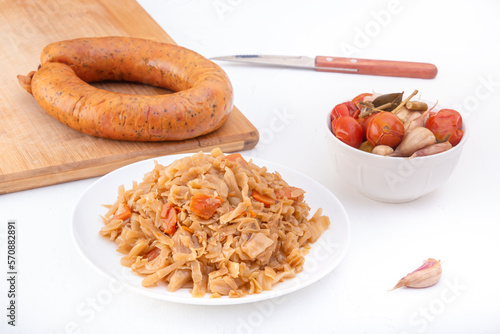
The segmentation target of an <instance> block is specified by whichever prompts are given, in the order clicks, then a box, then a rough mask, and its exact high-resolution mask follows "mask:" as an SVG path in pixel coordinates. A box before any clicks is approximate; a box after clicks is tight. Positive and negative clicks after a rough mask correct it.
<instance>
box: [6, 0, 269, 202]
mask: <svg viewBox="0 0 500 334" xmlns="http://www.w3.org/2000/svg"><path fill="white" fill-rule="evenodd" d="M0 8H1V10H0V36H2V43H0V55H1V57H2V69H1V71H0V194H4V193H9V192H15V191H20V190H25V189H32V188H36V187H42V186H46V185H51V184H56V183H61V182H67V181H72V180H78V179H83V178H89V177H94V176H99V175H103V174H105V173H108V172H110V171H112V170H114V169H116V168H118V167H121V166H123V165H126V164H129V163H132V162H135V161H139V160H143V159H147V158H151V157H155V156H161V155H167V154H173V153H180V152H197V151H200V150H203V151H209V150H211V149H212V148H214V147H220V148H221V149H223V150H224V151H228V152H229V151H239V150H246V149H250V148H252V147H253V146H255V145H256V144H257V142H258V140H259V134H258V131H257V129H256V128H255V127H254V126H253V125H252V124H251V123H250V122H249V121H248V120H247V119H246V118H245V116H244V115H243V114H242V113H241V112H240V111H239V110H238V109H237V108H234V110H233V112H232V113H231V115H230V117H229V119H228V120H227V122H226V123H225V124H224V125H223V127H222V128H220V129H219V130H217V131H216V132H213V133H211V134H208V135H205V136H201V137H198V138H195V139H191V140H184V141H175V142H163V143H137V142H123V141H114V140H107V139H101V138H95V137H91V136H88V135H84V134H81V133H79V132H77V131H75V130H73V129H71V128H69V127H67V126H65V125H63V124H61V123H59V122H58V121H56V120H55V119H53V118H52V117H51V116H49V115H47V114H46V113H45V112H44V111H43V109H41V108H40V106H38V104H37V103H36V102H35V100H34V99H33V97H32V96H31V95H30V94H28V93H27V92H26V91H24V89H22V88H21V87H20V86H19V84H18V82H17V77H16V76H17V75H18V74H22V75H26V74H27V73H28V72H30V71H32V70H35V69H36V68H37V66H38V64H39V62H40V60H39V57H40V53H41V51H42V49H43V47H45V46H46V45H47V44H49V43H52V42H56V41H59V40H65V39H72V38H79V37H99V36H132V37H141V38H147V39H152V40H157V41H161V42H168V43H174V41H173V40H172V39H171V38H170V36H168V34H167V33H166V32H165V31H163V30H162V28H161V27H160V26H159V25H158V24H157V23H156V22H155V21H154V20H153V19H152V18H151V17H150V16H149V15H148V13H147V12H146V11H145V10H144V9H143V8H142V7H141V6H140V5H139V4H138V3H137V2H135V1H134V0H120V1H116V0H45V1H32V0H30V1H28V0H24V1H19V0H16V1H13V0H0ZM193 51H196V50H193ZM96 86H99V87H100V88H105V89H109V90H112V91H118V92H127V93H132V94H150V95H152V94H163V93H167V92H166V91H165V90H163V89H159V88H155V87H150V86H145V85H140V84H127V83H100V84H96Z"/></svg>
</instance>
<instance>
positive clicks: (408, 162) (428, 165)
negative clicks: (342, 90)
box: [326, 112, 469, 203]
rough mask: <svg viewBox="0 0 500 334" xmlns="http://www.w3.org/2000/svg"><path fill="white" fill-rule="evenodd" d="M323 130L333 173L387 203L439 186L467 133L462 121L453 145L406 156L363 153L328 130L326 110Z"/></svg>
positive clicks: (454, 164) (407, 198)
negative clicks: (410, 157) (458, 134)
mask: <svg viewBox="0 0 500 334" xmlns="http://www.w3.org/2000/svg"><path fill="white" fill-rule="evenodd" d="M326 130H327V134H326V137H327V138H326V139H327V142H328V150H329V151H330V152H329V153H330V155H331V157H332V159H333V163H334V168H335V170H336V171H337V173H339V174H340V176H341V177H342V178H343V179H344V180H346V181H347V182H348V183H350V184H351V185H353V186H354V187H355V188H356V189H357V190H358V191H359V192H360V193H361V194H363V195H364V196H366V197H369V198H371V199H374V200H376V201H380V202H387V203H404V202H410V201H413V200H415V199H417V198H419V197H421V196H423V195H426V194H428V193H430V192H431V191H433V190H436V189H437V188H439V187H440V186H442V185H443V184H444V183H445V182H446V181H447V180H448V177H449V176H450V175H451V173H452V172H453V170H454V169H455V166H456V165H457V163H458V161H459V160H460V155H461V154H462V151H463V148H464V145H465V142H466V141H467V138H468V135H469V132H468V130H467V128H466V125H465V122H463V125H462V130H464V135H463V137H462V140H461V141H460V143H459V144H458V145H457V146H455V147H453V148H452V149H450V150H448V151H446V152H442V153H438V154H434V155H430V156H426V157H418V158H412V159H409V158H396V157H385V156H381V155H377V154H373V153H367V152H364V151H361V150H358V149H355V148H353V147H351V146H349V145H347V144H344V143H343V142H342V141H340V140H339V139H337V137H335V136H334V135H333V133H332V126H331V121H330V112H329V113H328V115H327V119H326Z"/></svg>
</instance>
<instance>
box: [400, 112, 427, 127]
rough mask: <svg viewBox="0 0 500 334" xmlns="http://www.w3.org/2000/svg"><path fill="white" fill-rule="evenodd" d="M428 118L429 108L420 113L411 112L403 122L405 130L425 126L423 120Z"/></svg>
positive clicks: (425, 120)
mask: <svg viewBox="0 0 500 334" xmlns="http://www.w3.org/2000/svg"><path fill="white" fill-rule="evenodd" d="M428 118H429V110H427V111H424V112H423V113H420V112H418V111H413V114H412V115H411V116H410V118H409V119H408V120H407V121H406V123H405V131H406V132H410V131H411V130H413V129H415V128H417V127H425V122H427V119H428Z"/></svg>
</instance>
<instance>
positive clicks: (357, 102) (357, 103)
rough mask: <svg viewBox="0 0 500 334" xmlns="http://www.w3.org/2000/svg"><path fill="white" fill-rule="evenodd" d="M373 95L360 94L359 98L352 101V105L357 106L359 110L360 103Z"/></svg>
mask: <svg viewBox="0 0 500 334" xmlns="http://www.w3.org/2000/svg"><path fill="white" fill-rule="evenodd" d="M372 95H373V94H372V93H363V94H359V95H358V96H356V97H355V98H354V99H352V103H354V104H355V105H356V107H358V109H360V108H359V102H361V101H363V99H364V98H365V97H367V96H372Z"/></svg>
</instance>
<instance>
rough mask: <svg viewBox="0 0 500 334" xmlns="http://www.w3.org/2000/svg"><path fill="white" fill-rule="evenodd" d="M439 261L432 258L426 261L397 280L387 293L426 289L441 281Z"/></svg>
mask: <svg viewBox="0 0 500 334" xmlns="http://www.w3.org/2000/svg"><path fill="white" fill-rule="evenodd" d="M441 273H442V269H441V261H440V260H435V259H432V258H429V259H427V260H426V261H425V262H424V264H423V265H421V266H420V267H419V268H417V269H416V270H415V271H413V272H411V273H409V274H408V275H406V276H405V277H403V278H402V279H400V280H399V282H398V283H397V284H396V285H395V286H394V288H392V289H391V290H389V291H392V290H396V289H399V288H401V287H403V286H404V287H407V288H428V287H430V286H433V285H434V284H436V283H437V282H439V280H440V279H441Z"/></svg>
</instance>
